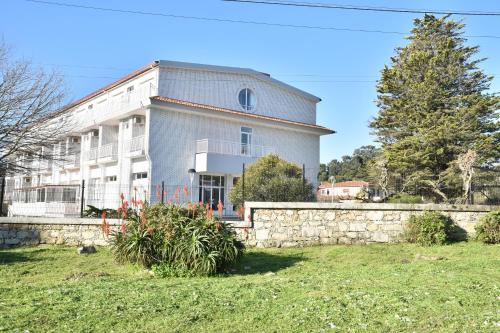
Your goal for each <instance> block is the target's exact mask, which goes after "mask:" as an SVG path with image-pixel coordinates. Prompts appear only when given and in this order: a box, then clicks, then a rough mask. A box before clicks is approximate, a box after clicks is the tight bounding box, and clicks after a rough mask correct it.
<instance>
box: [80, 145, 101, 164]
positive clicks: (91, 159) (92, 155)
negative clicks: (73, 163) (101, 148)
mask: <svg viewBox="0 0 500 333" xmlns="http://www.w3.org/2000/svg"><path fill="white" fill-rule="evenodd" d="M97 152H98V148H91V149H90V150H87V151H84V152H83V160H84V162H85V163H87V164H93V163H97Z"/></svg>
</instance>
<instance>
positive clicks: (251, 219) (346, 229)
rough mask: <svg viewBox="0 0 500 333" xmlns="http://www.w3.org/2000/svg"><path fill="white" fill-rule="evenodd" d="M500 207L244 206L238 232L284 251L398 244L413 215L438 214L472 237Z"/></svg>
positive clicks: (360, 204) (271, 203) (253, 240)
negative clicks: (478, 225)
mask: <svg viewBox="0 0 500 333" xmlns="http://www.w3.org/2000/svg"><path fill="white" fill-rule="evenodd" d="M495 208H496V209H499V208H500V207H493V206H466V205H434V204H419V205H412V204H379V203H372V204H364V203H333V204H332V203H298V202H247V203H245V209H246V211H245V216H246V220H247V221H246V222H245V223H244V224H241V225H240V226H242V227H244V228H238V229H237V231H238V233H239V235H240V237H241V238H242V239H246V240H247V243H248V244H249V245H255V246H259V247H281V246H283V247H286V246H301V245H313V244H367V243H390V242H398V241H400V240H401V236H402V232H403V228H404V224H405V222H406V220H407V219H408V218H409V217H410V215H412V214H421V213H422V212H424V211H425V210H432V211H440V212H442V213H444V214H446V215H448V216H450V217H451V218H452V219H453V221H454V222H455V223H456V224H457V225H458V226H459V227H460V231H461V232H462V236H465V237H466V236H471V235H473V234H474V232H475V231H474V227H475V225H476V223H477V222H478V221H479V219H480V217H481V216H483V215H485V214H486V213H488V212H489V211H491V210H494V209H495Z"/></svg>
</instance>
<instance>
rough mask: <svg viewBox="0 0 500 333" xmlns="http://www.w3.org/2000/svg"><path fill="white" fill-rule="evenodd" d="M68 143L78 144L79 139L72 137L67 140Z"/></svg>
mask: <svg viewBox="0 0 500 333" xmlns="http://www.w3.org/2000/svg"><path fill="white" fill-rule="evenodd" d="M69 142H70V143H80V138H77V137H72V138H70V139H69Z"/></svg>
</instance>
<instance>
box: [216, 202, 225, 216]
mask: <svg viewBox="0 0 500 333" xmlns="http://www.w3.org/2000/svg"><path fill="white" fill-rule="evenodd" d="M223 208H224V204H222V201H220V200H219V203H218V204H217V211H218V212H219V217H221V216H222V209H223Z"/></svg>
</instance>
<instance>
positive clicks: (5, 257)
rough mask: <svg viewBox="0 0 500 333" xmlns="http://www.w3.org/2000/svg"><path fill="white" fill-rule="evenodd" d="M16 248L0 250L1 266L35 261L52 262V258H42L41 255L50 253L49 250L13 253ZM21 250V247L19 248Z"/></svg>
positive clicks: (30, 249)
mask: <svg viewBox="0 0 500 333" xmlns="http://www.w3.org/2000/svg"><path fill="white" fill-rule="evenodd" d="M15 248H16V247H13V248H10V249H9V248H5V249H0V265H4V264H13V263H22V262H35V261H42V260H44V261H47V260H51V259H50V258H46V257H44V258H41V257H39V255H41V254H44V253H45V252H48V251H49V249H44V248H34V249H33V248H29V251H25V252H19V251H12V249H15ZM17 248H19V247H17Z"/></svg>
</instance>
